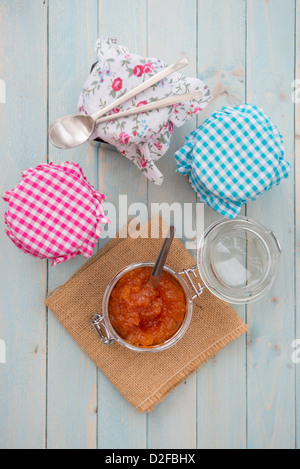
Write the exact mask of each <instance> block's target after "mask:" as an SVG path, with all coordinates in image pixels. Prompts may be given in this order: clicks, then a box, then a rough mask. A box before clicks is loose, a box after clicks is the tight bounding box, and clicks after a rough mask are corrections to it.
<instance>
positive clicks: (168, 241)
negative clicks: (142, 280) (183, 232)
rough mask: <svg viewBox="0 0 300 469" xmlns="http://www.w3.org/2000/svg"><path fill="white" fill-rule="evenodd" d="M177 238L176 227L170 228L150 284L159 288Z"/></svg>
mask: <svg viewBox="0 0 300 469" xmlns="http://www.w3.org/2000/svg"><path fill="white" fill-rule="evenodd" d="M174 236H175V227H174V226H173V225H172V226H170V231H169V233H168V236H167V237H166V239H165V241H164V244H163V246H162V248H161V251H160V253H159V256H158V258H157V261H156V263H155V265H154V268H153V271H152V274H151V277H150V283H151V284H152V285H153V286H154V287H155V288H157V287H158V284H159V281H160V277H161V274H162V272H163V269H164V266H165V264H166V260H167V257H168V254H169V251H170V248H171V245H172V242H173V239H174Z"/></svg>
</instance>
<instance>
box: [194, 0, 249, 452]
mask: <svg viewBox="0 0 300 469" xmlns="http://www.w3.org/2000/svg"><path fill="white" fill-rule="evenodd" d="M245 34H246V2H245V1H240V0H230V1H226V2H224V1H222V0H213V1H207V0H199V1H198V74H199V76H200V77H203V79H204V81H205V82H206V83H207V84H208V86H209V87H210V89H211V92H212V95H213V100H212V103H211V104H210V105H209V107H208V108H207V110H206V111H205V116H204V117H209V115H210V114H211V113H212V112H214V111H215V110H217V109H221V108H222V106H235V105H238V104H242V103H244V102H245V67H246V64H245V47H246V43H245ZM220 218H222V217H221V216H220V215H218V214H217V213H216V212H214V211H213V210H211V209H210V208H208V207H205V226H206V227H208V226H209V225H210V224H212V223H214V222H215V221H216V220H217V219H220ZM235 309H236V311H237V312H238V314H239V315H240V316H241V317H242V319H243V320H245V307H244V306H239V307H236V306H235ZM245 342H246V338H245V337H244V338H240V339H239V340H238V341H236V342H234V343H233V344H231V345H230V346H228V347H227V348H226V349H225V350H224V351H223V352H222V353H220V354H219V355H218V356H217V357H216V359H215V360H212V361H211V362H210V363H208V364H207V365H206V366H205V367H204V368H203V369H202V370H200V371H199V372H198V375H197V389H198V390H197V419H198V421H197V436H198V439H197V445H198V447H199V448H223V449H228V448H231V449H232V448H234V449H241V448H245V446H246V363H245V354H246V343H245Z"/></svg>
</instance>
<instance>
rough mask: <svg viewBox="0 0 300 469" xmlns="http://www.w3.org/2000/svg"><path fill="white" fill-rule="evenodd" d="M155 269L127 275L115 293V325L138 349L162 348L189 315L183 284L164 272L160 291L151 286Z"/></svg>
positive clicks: (112, 315)
mask: <svg viewBox="0 0 300 469" xmlns="http://www.w3.org/2000/svg"><path fill="white" fill-rule="evenodd" d="M151 273H152V268H151V267H139V268H137V269H134V270H131V271H130V272H128V273H126V274H125V275H124V276H123V277H122V278H121V279H120V280H119V282H118V283H117V285H116V286H115V288H114V289H113V291H112V293H111V297H110V300H109V307H108V314H109V319H110V322H111V325H112V326H113V328H114V329H115V331H116V332H117V333H118V334H119V336H121V337H122V338H123V339H124V340H125V341H126V342H129V343H130V344H131V345H134V346H136V347H151V346H154V345H161V344H163V343H164V342H166V341H167V340H168V339H170V338H171V337H173V336H174V335H175V334H176V332H177V331H178V329H179V328H180V326H181V325H182V323H183V320H184V318H185V314H186V308H187V306H186V296H185V293H184V290H183V288H182V286H181V285H180V283H179V282H178V281H177V280H176V279H175V278H174V277H173V276H172V275H170V274H168V273H167V272H165V271H164V272H163V273H162V276H161V280H160V282H159V285H158V287H157V289H155V288H154V287H153V286H152V285H151V284H150V283H149V280H150V277H151Z"/></svg>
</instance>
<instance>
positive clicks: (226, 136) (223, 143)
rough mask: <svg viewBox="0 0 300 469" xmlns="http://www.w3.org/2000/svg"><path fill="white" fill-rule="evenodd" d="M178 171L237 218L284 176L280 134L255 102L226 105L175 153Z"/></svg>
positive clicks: (216, 205)
mask: <svg viewBox="0 0 300 469" xmlns="http://www.w3.org/2000/svg"><path fill="white" fill-rule="evenodd" d="M175 158H176V161H177V172H178V173H181V174H183V175H188V176H189V180H190V183H191V186H192V187H193V189H194V190H195V192H196V193H197V194H198V196H199V197H200V199H201V201H203V202H205V203H206V204H207V205H209V206H210V207H211V208H213V209H214V210H216V211H217V212H219V213H221V214H222V215H224V216H225V217H227V218H235V217H237V216H238V214H239V213H240V211H241V208H242V206H243V205H244V204H246V203H247V202H249V201H252V200H255V199H257V198H258V197H259V196H260V195H261V194H262V193H263V192H264V191H267V190H270V189H272V187H274V186H276V185H278V184H279V183H280V182H281V180H282V179H284V178H287V177H288V175H289V172H290V169H291V168H290V164H289V163H288V162H287V161H286V159H285V158H284V147H283V139H282V136H281V135H280V132H279V130H278V128H277V127H276V125H274V124H273V123H272V122H271V120H270V119H269V117H268V116H267V115H266V114H265V113H264V112H263V111H262V110H261V109H259V108H258V107H256V106H254V105H250V104H245V105H242V106H239V107H234V108H230V107H224V108H223V109H222V110H221V111H218V112H215V113H214V114H213V115H212V116H211V117H210V118H209V119H207V120H206V121H205V122H204V123H203V125H201V126H200V127H199V128H198V129H196V130H195V131H194V132H192V133H191V134H190V135H189V136H188V137H187V138H186V143H185V145H184V146H183V147H182V148H181V149H180V150H178V151H177V152H176V153H175Z"/></svg>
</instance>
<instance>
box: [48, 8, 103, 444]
mask: <svg viewBox="0 0 300 469" xmlns="http://www.w3.org/2000/svg"><path fill="white" fill-rule="evenodd" d="M97 13H98V4H97V0H88V1H87V2H82V1H81V0H76V1H72V2H70V1H69V0H50V1H49V121H50V122H52V121H53V120H55V119H56V118H58V117H60V116H63V115H67V114H73V113H76V112H77V101H78V98H79V94H80V91H81V88H82V85H83V83H84V81H85V80H86V78H87V76H88V74H89V71H90V67H91V65H92V64H93V61H94V54H93V47H94V42H95V41H96V38H97V28H98V18H97ZM49 160H50V161H53V162H55V163H61V162H62V161H66V160H67V161H70V162H75V163H80V165H81V167H82V168H83V171H84V173H85V175H86V177H87V178H88V180H89V181H90V182H91V183H92V184H94V186H95V187H97V184H98V177H97V167H98V157H97V151H96V149H95V148H94V147H92V146H91V145H85V146H82V147H79V148H77V149H74V150H69V151H67V152H63V151H60V150H57V149H55V148H54V147H52V146H50V148H49ZM83 262H84V261H83V259H82V258H79V257H78V258H76V259H74V260H71V261H69V262H67V263H64V264H60V265H58V266H56V267H49V272H48V277H49V280H48V286H49V291H52V290H53V289H54V288H56V287H57V286H58V285H61V284H62V283H64V282H65V281H66V280H68V279H69V278H70V277H71V275H72V274H73V273H74V272H75V271H76V270H77V269H78V268H79V267H80V266H81V265H82V264H83ZM47 404H48V411H47V447H48V448H50V449H52V448H55V449H60V448H61V449H85V448H89V449H91V448H96V446H97V438H96V434H97V369H96V367H95V365H94V364H93V363H92V362H91V361H90V360H89V358H88V357H87V356H86V354H85V353H84V352H83V351H82V350H81V349H80V348H79V347H78V346H77V345H76V344H75V342H73V340H72V339H71V338H70V337H69V336H68V335H67V333H66V331H65V330H64V329H63V327H62V326H61V325H60V324H59V323H58V321H57V320H56V318H55V317H54V315H53V314H52V313H51V312H49V315H48V395H47Z"/></svg>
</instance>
